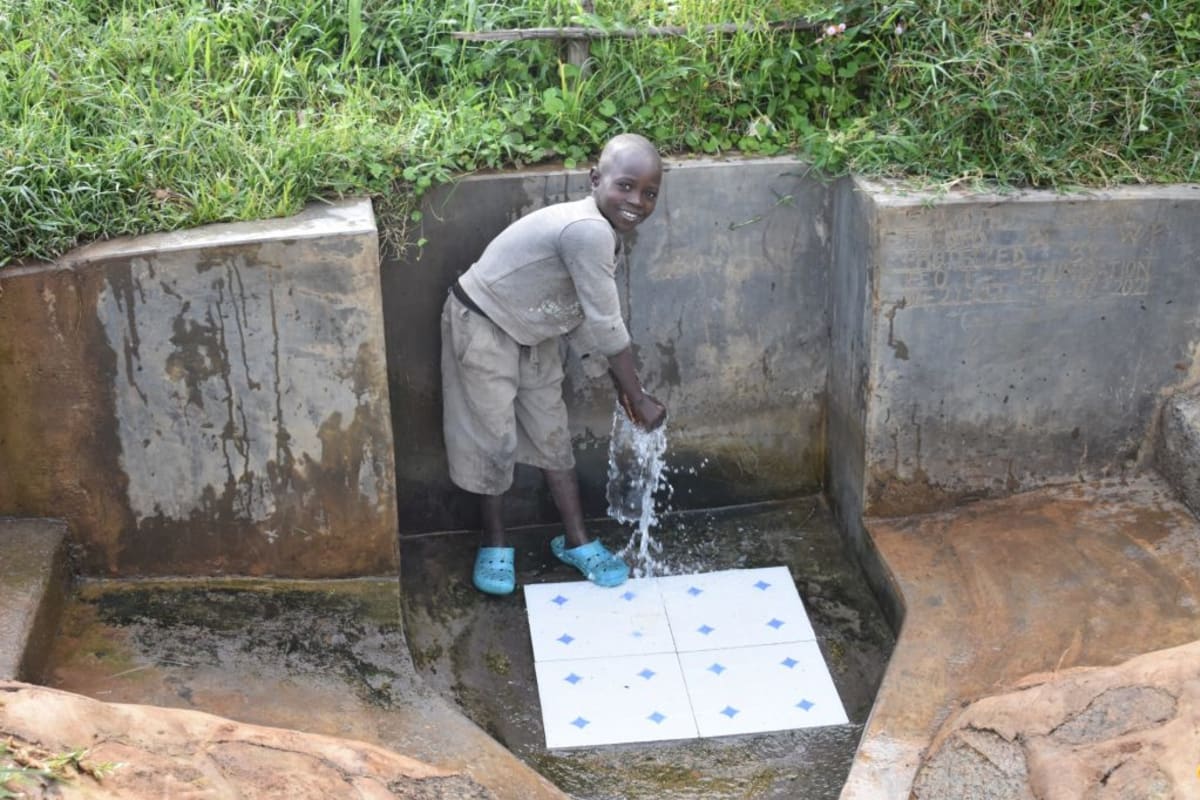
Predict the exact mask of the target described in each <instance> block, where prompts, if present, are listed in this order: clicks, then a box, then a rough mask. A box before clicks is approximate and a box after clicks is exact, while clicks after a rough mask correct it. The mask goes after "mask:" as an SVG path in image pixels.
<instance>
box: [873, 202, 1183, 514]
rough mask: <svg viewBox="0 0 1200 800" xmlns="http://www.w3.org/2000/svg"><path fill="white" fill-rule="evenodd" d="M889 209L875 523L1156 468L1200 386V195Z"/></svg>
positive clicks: (887, 205) (879, 217)
mask: <svg viewBox="0 0 1200 800" xmlns="http://www.w3.org/2000/svg"><path fill="white" fill-rule="evenodd" d="M859 186H860V188H861V189H862V191H864V192H866V193H868V194H869V195H870V197H871V202H872V205H873V206H874V209H873V212H872V213H873V216H874V220H875V231H874V235H873V238H874V241H875V244H876V247H877V250H876V252H875V255H874V257H873V259H872V261H871V262H870V265H869V267H870V269H872V270H873V271H874V272H875V294H874V297H873V307H872V317H871V323H870V324H871V330H872V333H871V342H872V353H871V358H870V362H871V369H870V377H869V384H870V394H869V397H868V407H867V423H866V448H865V450H866V452H865V459H866V487H865V491H866V498H867V499H866V510H867V513H868V514H878V515H891V514H901V513H912V512H916V511H922V510H928V509H931V508H937V507H941V506H944V505H946V504H948V503H953V502H958V501H961V500H965V499H972V498H977V497H983V496H994V495H1000V494H1006V493H1009V492H1013V491H1019V490H1023V489H1027V488H1031V487H1034V486H1040V485H1044V484H1047V483H1054V482H1060V481H1070V480H1076V479H1079V478H1082V477H1095V476H1103V475H1115V474H1120V473H1122V472H1123V471H1127V470H1131V469H1135V468H1138V467H1140V466H1142V465H1143V463H1144V462H1146V461H1147V460H1148V459H1149V458H1150V456H1151V455H1152V452H1153V445H1152V443H1153V439H1152V436H1151V433H1152V429H1153V425H1154V420H1155V418H1156V413H1157V410H1158V408H1159V406H1160V405H1161V402H1162V398H1163V396H1164V395H1166V394H1169V393H1171V392H1173V391H1175V390H1176V389H1178V388H1179V387H1181V386H1185V385H1188V384H1189V383H1193V382H1195V380H1196V376H1197V375H1200V361H1198V360H1197V355H1198V353H1200V260H1198V258H1200V239H1198V238H1197V230H1196V220H1197V219H1200V187H1159V188H1152V189H1126V190H1121V191H1113V192H1104V193H1090V194H1086V195H1056V194H1052V193H1049V192H1029V193H1021V194H1017V195H1014V196H1011V197H1010V196H1003V197H995V196H980V195H964V196H957V195H955V196H950V197H940V198H939V197H929V196H920V195H911V194H910V195H902V194H899V193H896V192H894V191H893V190H891V189H890V188H889V187H886V186H878V185H871V184H868V183H865V182H860V183H859Z"/></svg>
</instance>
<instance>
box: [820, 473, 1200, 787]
mask: <svg viewBox="0 0 1200 800" xmlns="http://www.w3.org/2000/svg"><path fill="white" fill-rule="evenodd" d="M866 526H867V529H868V531H869V533H870V536H871V539H872V541H873V543H874V545H875V547H877V548H878V550H879V552H880V554H881V556H882V558H883V560H884V562H885V563H886V564H887V567H888V569H889V570H890V572H891V578H892V581H893V583H894V588H895V591H896V592H897V593H898V595H899V597H900V598H901V600H902V602H903V605H904V608H905V613H904V623H903V627H902V628H901V632H900V638H899V641H898V643H897V645H896V649H895V653H894V655H893V657H892V660H891V663H890V665H889V666H888V670H887V675H886V677H885V678H884V682H883V686H882V687H881V689H880V691H879V698H878V700H877V702H876V704H875V708H874V711H873V713H872V716H871V720H870V723H869V725H868V727H867V729H866V731H865V732H864V735H863V742H862V747H861V749H860V750H859V753H858V756H857V758H856V760H855V763H854V767H853V771H852V773H851V775H850V778H849V780H848V782H847V786H846V790H845V792H844V793H843V795H842V800H879V798H901V797H908V796H909V792H910V789H911V787H912V782H913V777H914V775H915V774H916V772H917V770H918V768H919V767H920V764H921V760H922V759H923V758H924V756H925V755H926V750H927V748H928V747H929V746H930V744H931V742H933V741H934V739H935V737H936V736H937V735H939V734H938V731H939V729H940V728H941V726H942V724H943V723H944V722H945V721H946V720H947V719H948V718H949V717H951V715H952V714H954V713H955V712H957V711H958V710H959V709H960V708H961V707H963V706H966V705H967V704H969V703H971V702H973V701H975V700H978V699H979V698H982V697H989V696H991V695H996V694H1002V693H1004V692H1006V691H1009V690H1012V689H1014V688H1015V687H1017V686H1019V685H1020V684H1021V683H1022V681H1024V680H1025V679H1028V678H1029V677H1030V676H1033V675H1041V674H1058V673H1067V674H1069V671H1070V670H1071V669H1072V668H1076V667H1108V666H1112V665H1116V664H1120V663H1122V662H1124V661H1126V660H1127V659H1131V658H1133V657H1135V656H1139V655H1141V654H1144V653H1150V652H1152V651H1155V650H1160V649H1163V648H1168V647H1175V646H1179V645H1182V644H1186V643H1188V642H1192V641H1195V640H1196V639H1200V521H1198V520H1197V519H1196V517H1195V516H1193V515H1192V514H1191V513H1190V512H1189V511H1188V509H1187V508H1186V507H1184V506H1183V504H1181V503H1180V502H1179V501H1178V500H1177V499H1176V497H1175V495H1174V492H1173V490H1172V489H1171V487H1170V486H1169V485H1167V484H1166V483H1165V482H1164V481H1162V480H1161V479H1160V478H1158V477H1157V476H1155V475H1153V474H1145V475H1141V476H1138V477H1136V478H1132V479H1112V480H1106V481H1094V482H1087V483H1083V482H1081V483H1074V484H1070V485H1064V486H1057V487H1049V488H1045V489H1040V490H1037V491H1031V492H1026V493H1023V494H1018V495H1014V496H1012V497H1008V498H1005V499H1002V500H988V501H981V502H978V503H972V504H969V505H965V506H962V507H960V508H957V509H953V510H950V511H945V512H940V513H934V514H925V515H919V516H911V517H903V518H892V519H874V520H867V521H866ZM1192 768H1194V765H1193V766H1190V767H1189V769H1192ZM963 791H964V792H965V791H967V790H965V789H964V790H963ZM958 796H962V797H968V796H972V797H973V796H976V795H973V794H969V793H967V794H962V795H958ZM979 796H983V795H979ZM1081 796H1082V795H1081ZM1088 796H1089V797H1091V796H1092V795H1091V794H1089V795H1088ZM1096 796H1099V795H1096ZM1104 796H1108V795H1104ZM1113 796H1116V795H1113ZM1122 796H1124V795H1122ZM1139 796H1141V795H1139ZM1147 796H1148V795H1147ZM1189 796H1191V795H1189Z"/></svg>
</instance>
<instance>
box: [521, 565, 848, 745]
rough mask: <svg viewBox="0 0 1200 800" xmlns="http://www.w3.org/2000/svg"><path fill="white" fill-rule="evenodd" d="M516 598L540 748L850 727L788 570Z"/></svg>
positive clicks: (584, 586) (530, 588)
mask: <svg viewBox="0 0 1200 800" xmlns="http://www.w3.org/2000/svg"><path fill="white" fill-rule="evenodd" d="M523 591H524V593H525V606H526V610H527V612H528V615H529V631H530V638H531V640H532V644H533V654H534V670H535V671H536V673H537V686H538V697H539V700H540V704H541V709H542V723H543V729H544V731H545V736H546V746H547V747H550V748H559V747H593V746H597V745H605V744H617V743H621V742H649V741H663V740H678V739H690V738H696V737H697V736H699V737H710V736H732V735H740V734H745V733H758V732H767V731H777V730H786V729H791V728H809V727H820V726H824V725H841V724H845V723H846V721H847V718H846V713H845V711H844V709H843V707H842V702H841V698H840V697H839V696H838V693H837V687H836V686H834V684H833V680H832V678H831V677H830V675H829V670H828V668H827V667H826V665H825V661H824V658H823V656H822V655H821V651H820V648H819V647H818V645H817V642H816V636H815V635H814V633H813V630H812V625H811V624H810V623H809V621H808V615H807V613H806V612H805V610H804V603H803V602H802V601H801V599H800V595H799V593H798V592H797V591H796V586H795V583H794V582H793V580H792V577H791V574H790V573H789V572H788V570H787V568H785V567H767V568H763V569H748V570H724V571H719V572H710V573H703V574H697V575H676V576H667V577H662V578H634V579H631V580H630V581H628V582H626V583H625V584H624V585H623V586H622V587H621V588H620V589H616V590H614V589H603V588H601V587H597V586H595V585H594V584H590V583H588V582H587V581H582V580H581V581H574V582H569V583H551V584H532V585H529V584H527V585H525V586H524V587H523ZM639 676H640V677H639Z"/></svg>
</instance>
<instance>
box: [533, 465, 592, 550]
mask: <svg viewBox="0 0 1200 800" xmlns="http://www.w3.org/2000/svg"><path fill="white" fill-rule="evenodd" d="M542 474H543V475H545V476H546V485H547V486H549V487H550V495H551V496H552V497H553V498H554V505H556V506H557V507H558V513H559V516H561V517H562V521H563V525H564V526H565V527H566V529H567V547H579V546H580V545H581V544H587V543H588V541H589V538H588V535H587V528H586V527H585V526H584V524H583V506H582V504H581V503H580V502H579V478H578V476H576V474H575V469H574V468H573V467H572V468H571V469H543V470H542Z"/></svg>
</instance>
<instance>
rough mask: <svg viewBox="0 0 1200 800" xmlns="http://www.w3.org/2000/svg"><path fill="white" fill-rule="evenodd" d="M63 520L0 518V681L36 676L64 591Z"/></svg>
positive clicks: (66, 579)
mask: <svg viewBox="0 0 1200 800" xmlns="http://www.w3.org/2000/svg"><path fill="white" fill-rule="evenodd" d="M66 543H67V525H66V523H65V522H63V521H61V520H55V519H14V518H11V517H0V680H29V679H34V678H36V677H38V676H39V674H40V672H41V669H42V667H43V666H44V665H45V663H46V659H47V657H48V655H49V652H50V647H51V645H52V643H53V640H54V635H55V632H56V630H57V628H58V622H59V618H60V616H61V614H62V608H63V604H64V603H65V601H66V596H67V592H68V590H69V583H70V577H69V570H68V566H67V550H66Z"/></svg>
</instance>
